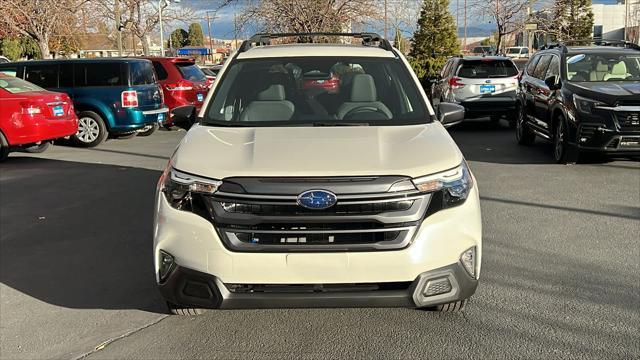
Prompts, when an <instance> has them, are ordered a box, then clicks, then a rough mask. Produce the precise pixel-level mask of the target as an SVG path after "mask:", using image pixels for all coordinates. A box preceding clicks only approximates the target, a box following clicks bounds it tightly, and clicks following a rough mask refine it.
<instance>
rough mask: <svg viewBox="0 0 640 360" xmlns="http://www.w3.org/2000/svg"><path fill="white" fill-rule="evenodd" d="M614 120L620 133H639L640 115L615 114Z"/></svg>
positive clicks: (630, 113)
mask: <svg viewBox="0 0 640 360" xmlns="http://www.w3.org/2000/svg"><path fill="white" fill-rule="evenodd" d="M616 120H617V121H618V127H619V129H620V131H640V113H637V112H617V113H616Z"/></svg>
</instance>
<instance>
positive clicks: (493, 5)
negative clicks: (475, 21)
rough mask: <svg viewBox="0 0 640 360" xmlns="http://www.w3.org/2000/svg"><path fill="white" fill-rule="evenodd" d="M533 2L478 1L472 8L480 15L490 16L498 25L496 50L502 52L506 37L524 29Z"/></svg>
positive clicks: (514, 0)
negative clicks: (529, 7) (528, 8)
mask: <svg viewBox="0 0 640 360" xmlns="http://www.w3.org/2000/svg"><path fill="white" fill-rule="evenodd" d="M530 3H531V0H477V1H475V2H473V3H472V8H474V9H476V10H475V11H476V12H477V13H478V15H489V16H490V17H491V18H492V19H493V20H494V21H495V23H496V34H497V36H498V38H497V39H496V50H497V51H500V48H501V45H502V38H503V37H504V36H505V35H508V34H511V33H513V32H516V31H519V30H521V29H523V27H524V22H525V20H526V17H527V7H528V6H529V5H530Z"/></svg>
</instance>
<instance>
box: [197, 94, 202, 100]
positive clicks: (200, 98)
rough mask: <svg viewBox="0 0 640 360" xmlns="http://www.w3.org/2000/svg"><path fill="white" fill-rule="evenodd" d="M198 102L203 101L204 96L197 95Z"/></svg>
mask: <svg viewBox="0 0 640 360" xmlns="http://www.w3.org/2000/svg"><path fill="white" fill-rule="evenodd" d="M197 96H198V101H199V102H203V101H204V94H198V95H197Z"/></svg>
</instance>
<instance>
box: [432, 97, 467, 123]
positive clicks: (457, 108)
mask: <svg viewBox="0 0 640 360" xmlns="http://www.w3.org/2000/svg"><path fill="white" fill-rule="evenodd" d="M438 120H439V121H440V122H441V123H442V125H444V127H446V128H449V127H451V126H453V125H456V124H459V123H461V122H462V120H464V106H461V105H458V104H454V103H449V102H441V103H440V104H438Z"/></svg>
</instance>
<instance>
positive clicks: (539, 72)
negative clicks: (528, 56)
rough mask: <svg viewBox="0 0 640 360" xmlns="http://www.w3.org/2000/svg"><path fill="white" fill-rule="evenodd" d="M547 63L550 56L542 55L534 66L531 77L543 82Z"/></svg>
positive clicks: (549, 60)
mask: <svg viewBox="0 0 640 360" xmlns="http://www.w3.org/2000/svg"><path fill="white" fill-rule="evenodd" d="M549 62H551V55H543V56H542V57H541V58H540V61H538V64H537V65H536V69H535V70H534V72H533V76H534V77H536V78H538V79H542V80H544V75H545V74H546V73H547V67H549Z"/></svg>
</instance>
